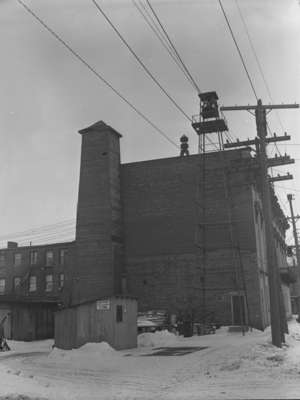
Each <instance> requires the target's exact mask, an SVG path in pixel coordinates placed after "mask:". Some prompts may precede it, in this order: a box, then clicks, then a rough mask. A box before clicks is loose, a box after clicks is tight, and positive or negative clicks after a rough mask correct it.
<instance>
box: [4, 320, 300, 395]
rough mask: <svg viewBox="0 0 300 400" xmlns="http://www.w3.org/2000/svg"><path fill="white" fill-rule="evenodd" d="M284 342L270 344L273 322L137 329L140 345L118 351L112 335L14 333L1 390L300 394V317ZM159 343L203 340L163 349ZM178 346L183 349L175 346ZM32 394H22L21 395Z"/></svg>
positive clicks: (18, 392) (34, 392)
mask: <svg viewBox="0 0 300 400" xmlns="http://www.w3.org/2000/svg"><path fill="white" fill-rule="evenodd" d="M289 332H290V333H289V335H287V336H286V344H285V345H284V346H283V348H282V349H278V348H276V347H274V346H273V345H272V344H271V339H270V329H267V330H266V331H265V332H260V331H257V330H252V331H251V332H247V333H246V334H245V335H244V336H243V335H242V333H238V332H232V333H229V332H228V329H227V328H225V327H223V328H221V329H218V330H217V332H216V334H214V335H206V336H193V337H191V338H183V337H178V336H176V335H174V334H173V333H170V332H167V331H161V332H155V333H143V334H141V335H139V338H138V342H139V347H138V348H136V349H131V350H123V351H116V350H114V349H112V348H111V347H110V346H109V345H108V344H107V343H88V344H86V345H84V346H82V347H81V348H79V349H73V350H69V351H66V350H60V349H57V348H52V345H53V341H51V340H48V341H39V342H32V343H22V342H13V341H9V344H10V346H11V348H12V349H13V351H11V352H5V353H0V381H1V385H0V396H8V397H7V398H8V399H16V400H17V399H18V400H21V399H26V400H29V399H30V400H32V399H49V400H54V399H58V400H70V399H72V400H73V399H75V400H79V399H80V400H81V399H85V400H92V399H93V400H94V399H95V400H96V399H100V400H101V399H105V400H121V399H122V400H123V399H125V400H126V399H127V400H129V399H130V400H132V399H153V398H155V399H158V400H160V399H167V400H171V399H172V400H173V399H175V400H179V399H188V400H196V399H197V400H198V399H216V398H218V399H219V398H220V399H226V398H239V399H242V398H244V399H249V398H253V399H255V398H274V399H275V398H278V399H279V398H280V399H281V398H286V399H287V398H299V394H300V324H298V323H297V322H296V321H295V320H293V321H290V323H289ZM158 347H172V348H173V347H174V348H175V349H177V350H179V349H180V348H186V347H201V348H202V349H201V350H199V351H194V352H191V353H189V354H185V355H181V356H180V355H174V356H158V355H154V356H152V355H151V354H153V353H155V352H157V348H158ZM176 354H177V353H176ZM20 395H22V396H28V398H26V397H18V396H20Z"/></svg>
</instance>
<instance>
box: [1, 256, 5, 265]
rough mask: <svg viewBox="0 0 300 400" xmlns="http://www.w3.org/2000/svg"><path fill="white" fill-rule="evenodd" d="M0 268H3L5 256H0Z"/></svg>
mask: <svg viewBox="0 0 300 400" xmlns="http://www.w3.org/2000/svg"><path fill="white" fill-rule="evenodd" d="M0 267H5V255H4V254H0Z"/></svg>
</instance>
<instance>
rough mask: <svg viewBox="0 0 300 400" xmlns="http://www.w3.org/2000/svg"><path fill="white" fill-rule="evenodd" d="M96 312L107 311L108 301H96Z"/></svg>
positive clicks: (108, 307)
mask: <svg viewBox="0 0 300 400" xmlns="http://www.w3.org/2000/svg"><path fill="white" fill-rule="evenodd" d="M96 309H97V310H109V309H110V301H109V300H98V301H97V302H96Z"/></svg>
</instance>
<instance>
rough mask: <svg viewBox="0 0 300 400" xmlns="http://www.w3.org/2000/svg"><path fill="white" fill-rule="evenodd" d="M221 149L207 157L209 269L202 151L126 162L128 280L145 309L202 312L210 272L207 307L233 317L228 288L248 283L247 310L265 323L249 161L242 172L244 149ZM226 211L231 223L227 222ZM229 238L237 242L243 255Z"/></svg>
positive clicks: (124, 194)
mask: <svg viewBox="0 0 300 400" xmlns="http://www.w3.org/2000/svg"><path fill="white" fill-rule="evenodd" d="M224 157H225V159H224V160H222V159H220V156H219V155H216V154H211V155H208V156H207V159H206V165H205V169H206V176H205V193H206V199H205V204H206V213H205V214H206V218H205V220H206V222H207V223H208V225H207V226H206V229H205V232H206V239H205V243H206V249H207V253H206V263H205V264H206V271H205V273H204V270H203V269H204V265H203V258H202V251H201V248H199V246H201V245H202V244H203V230H202V229H201V228H199V226H198V222H197V221H202V220H203V215H202V207H203V190H204V187H203V179H202V171H203V170H202V168H203V163H202V160H201V156H198V155H195V156H190V157H184V158H180V157H175V158H169V159H162V160H152V161H145V162H139V163H131V164H124V165H122V166H121V197H122V202H123V210H124V240H125V263H126V270H127V279H128V288H129V292H130V294H132V295H134V296H137V297H138V304H139V309H140V310H146V309H157V308H165V309H167V310H168V311H169V312H171V313H176V314H178V313H183V312H184V311H185V310H186V309H187V308H192V309H193V312H194V314H195V317H196V318H197V317H198V318H199V315H200V314H201V313H202V310H203V301H204V300H203V298H204V296H203V286H204V285H203V281H201V277H203V276H204V275H205V302H206V309H207V310H208V311H213V312H215V314H216V317H217V318H218V319H219V320H220V321H221V322H223V323H225V322H227V323H231V297H230V294H234V293H235V292H237V291H238V290H240V291H244V289H245V287H246V292H247V293H248V292H249V294H248V296H247V300H248V308H249V318H250V319H251V322H252V324H253V325H254V326H256V327H259V328H261V327H263V326H262V325H263V323H262V316H261V302H260V296H259V278H258V268H257V257H256V242H255V231H254V222H253V201H252V191H251V190H252V189H251V185H250V183H251V179H252V177H251V176H250V175H249V174H248V171H247V169H246V170H245V172H241V171H244V170H243V169H241V166H243V164H244V162H245V160H244V157H245V153H243V152H241V151H232V152H226V153H225V156H224ZM246 157H247V155H246ZM236 161H239V164H238V167H237V168H234V167H233V164H232V163H233V162H234V163H235V164H236ZM224 166H225V167H224ZM228 171H230V172H228ZM227 172H228V175H226V176H227V178H225V175H224V173H225V174H227ZM225 181H227V182H228V185H225V186H224V182H225ZM228 196H230V197H231V201H230V203H231V207H230V210H229V208H228V206H227V204H228V202H227V200H226V199H227V198H228ZM229 214H232V219H233V221H234V228H233V230H230V228H229V226H230V225H229V224H228V223H227V222H228V216H229ZM232 243H234V247H239V248H240V254H241V256H240V257H239V253H238V251H237V250H232ZM242 271H243V272H242Z"/></svg>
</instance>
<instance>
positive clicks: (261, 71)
mask: <svg viewBox="0 0 300 400" xmlns="http://www.w3.org/2000/svg"><path fill="white" fill-rule="evenodd" d="M235 2H236V6H237V9H238V12H239V15H240V17H241V20H242V23H243V25H244V28H245V31H246V35H247V38H248V40H249V43H250V46H251V49H252V52H253V54H254V57H255V60H256V63H257V65H258V69H259V72H260V74H261V76H262V79H263V81H264V84H265V87H266V89H267V92H268V95H269V98H270V100H271V102H272V103H274V100H273V98H272V95H271V90H270V87H269V85H268V82H267V79H266V77H265V74H264V71H263V69H262V66H261V63H260V61H259V59H258V56H257V53H256V51H255V47H254V45H253V42H252V39H251V36H250V33H249V29H248V27H247V24H246V21H245V18H244V17H243V14H242V10H241V8H240V6H239V3H238V0H235ZM275 112H276V116H277V118H278V121H279V124H280V126H281V129H282V132H284V127H283V124H282V121H281V119H280V116H279V113H278V111H277V110H275Z"/></svg>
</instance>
